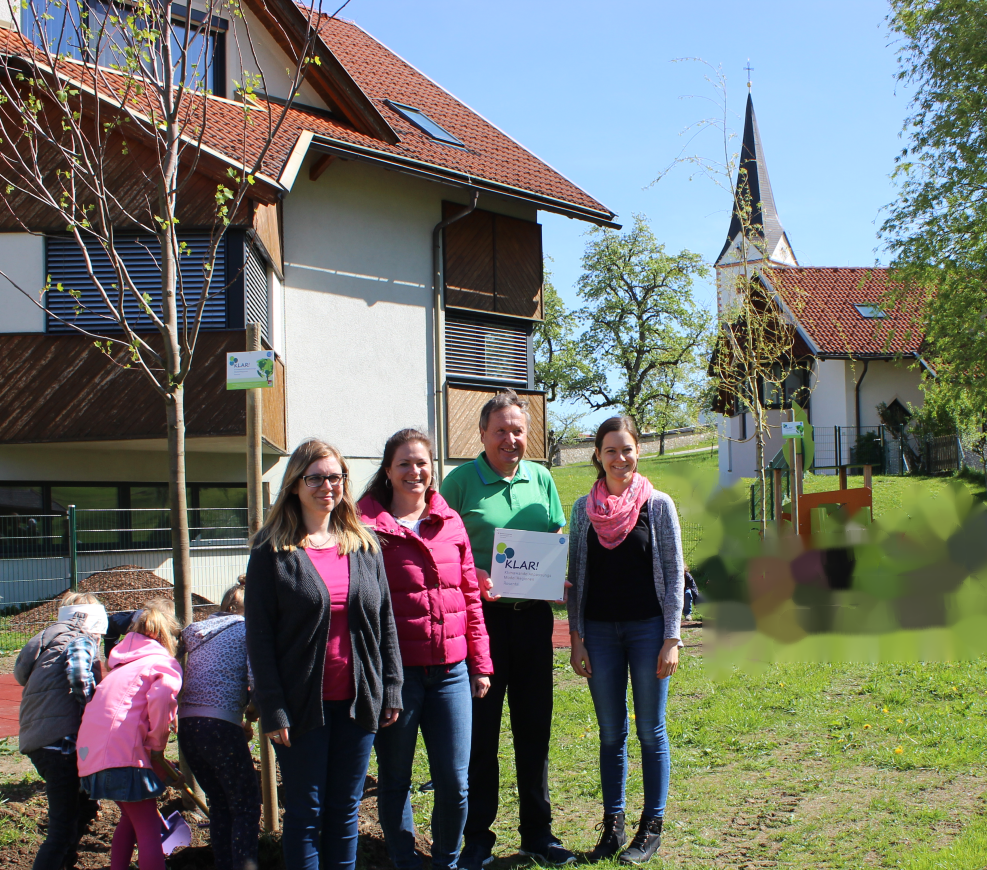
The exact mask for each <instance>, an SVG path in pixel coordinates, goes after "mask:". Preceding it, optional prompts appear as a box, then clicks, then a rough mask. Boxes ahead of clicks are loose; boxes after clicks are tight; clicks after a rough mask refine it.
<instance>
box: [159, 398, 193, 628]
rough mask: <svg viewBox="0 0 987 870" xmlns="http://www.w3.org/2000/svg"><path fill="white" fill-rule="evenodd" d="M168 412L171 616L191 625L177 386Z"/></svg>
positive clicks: (182, 439)
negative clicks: (173, 584) (173, 599)
mask: <svg viewBox="0 0 987 870" xmlns="http://www.w3.org/2000/svg"><path fill="white" fill-rule="evenodd" d="M165 402H166V406H167V411H168V503H169V504H170V505H171V511H170V514H171V559H172V568H173V571H174V577H175V616H176V617H178V622H179V623H180V624H181V625H182V626H186V625H188V624H189V623H190V622H192V619H193V616H192V561H191V559H190V557H189V531H188V499H187V496H186V493H187V489H186V486H185V391H184V387H183V386H182V385H179V386H177V387H176V388H175V389H174V391H173V392H172V393H171V394H170V395H169V396H168V397H167V398H166V399H165Z"/></svg>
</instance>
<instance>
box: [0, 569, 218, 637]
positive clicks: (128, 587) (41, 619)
mask: <svg viewBox="0 0 987 870" xmlns="http://www.w3.org/2000/svg"><path fill="white" fill-rule="evenodd" d="M79 591H80V592H91V593H93V594H94V595H96V596H97V597H98V598H99V600H100V601H101V602H102V603H103V606H104V607H105V608H106V611H107V613H116V612H117V611H121V610H140V608H141V607H143V606H144V603H145V602H146V601H149V600H150V599H152V598H168V599H171V600H174V590H173V587H172V585H171V583H169V582H168V581H167V580H165V579H164V578H162V577H159V576H158V575H157V574H155V573H154V572H153V571H148V570H147V569H146V568H142V567H140V566H139V565H119V566H117V567H116V568H110V569H109V570H106V571H96V572H95V573H94V574H90V575H89V576H88V577H87V578H86V579H85V580H80V581H79ZM64 594H65V593H64V592H63V593H61V594H60V595H56V596H55V597H54V598H52V599H51V600H50V601H45V602H44V603H43V604H39V605H37V606H36V607H32V608H31V609H30V610H24V611H22V612H21V613H18V614H16V615H15V616H13V617H11V620H10V623H9V629H8V630H9V631H19V632H24V633H26V634H33V633H34V632H36V631H38V627H39V626H43V625H48V624H49V623H51V622H54V621H55V618H56V617H57V616H58V608H59V606H60V605H61V600H62V595H64ZM192 606H193V607H194V608H195V609H194V611H193V612H194V613H195V618H196V620H197V621H198V620H200V619H205V618H206V617H207V616H209V615H210V614H211V613H213V612H214V611H215V610H216V607H215V605H213V603H212V602H211V601H209V600H208V599H207V598H203V597H202V596H201V595H195V594H193V595H192Z"/></svg>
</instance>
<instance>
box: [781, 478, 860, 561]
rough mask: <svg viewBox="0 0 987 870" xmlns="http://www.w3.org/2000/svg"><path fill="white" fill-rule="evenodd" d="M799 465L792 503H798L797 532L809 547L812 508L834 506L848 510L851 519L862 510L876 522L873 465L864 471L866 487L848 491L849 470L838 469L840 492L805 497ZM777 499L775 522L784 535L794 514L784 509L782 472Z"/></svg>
mask: <svg viewBox="0 0 987 870" xmlns="http://www.w3.org/2000/svg"><path fill="white" fill-rule="evenodd" d="M797 465H798V463H797V461H796V473H795V474H793V475H792V477H793V479H794V487H793V489H794V492H793V500H794V503H795V514H796V522H795V523H794V524H795V527H796V529H795V530H796V532H797V533H798V535H799V536H800V537H801V538H802V539H803V540H804V541H805V543H806V546H810V545H811V542H812V510H813V508H818V507H823V506H827V507H828V506H829V505H835V506H838V507H840V508H842V509H844V510H846V512H847V514H848V515H849V516H851V517H852V516H853V515H854V514H856V513H857V512H858V511H860V510H862V509H863V508H867V509H868V510H869V511H870V516H871V519H872V520H873V519H874V498H873V495H874V486H873V469H872V467H871V466H870V465H865V466H864V467H863V468H864V485H863V486H859V487H854V488H853V489H848V488H847V468H848V466H846V465H843V466H840V468H839V482H840V488H839V489H833V490H829V491H828V492H812V493H808V494H805V493H803V492H802V479H801V478H802V475H801V474H799V473H798V471H799V469H798V467H797ZM774 488H775V491H774V495H775V505H776V507H775V521H776V522H777V524H778V530H779V531H781V529H782V528H783V526H782V524H783V523H784V522H789V523H792V522H793V520H792V514H791V513H790V512H788V511H782V509H781V469H778V468H776V469H775V470H774Z"/></svg>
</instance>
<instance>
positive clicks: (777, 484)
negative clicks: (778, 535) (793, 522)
mask: <svg viewBox="0 0 987 870" xmlns="http://www.w3.org/2000/svg"><path fill="white" fill-rule="evenodd" d="M771 476H772V478H773V484H774V499H775V525H777V526H778V531H779V532H780V531H781V524H782V521H781V469H780V468H775V469H772V472H771Z"/></svg>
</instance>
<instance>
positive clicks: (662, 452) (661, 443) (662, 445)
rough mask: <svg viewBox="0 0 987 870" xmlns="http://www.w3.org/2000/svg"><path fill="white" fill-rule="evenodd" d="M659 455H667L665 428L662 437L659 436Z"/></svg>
mask: <svg viewBox="0 0 987 870" xmlns="http://www.w3.org/2000/svg"><path fill="white" fill-rule="evenodd" d="M658 455H659V456H664V455H665V429H664V427H662V430H661V435H660V436H659V440H658Z"/></svg>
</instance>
